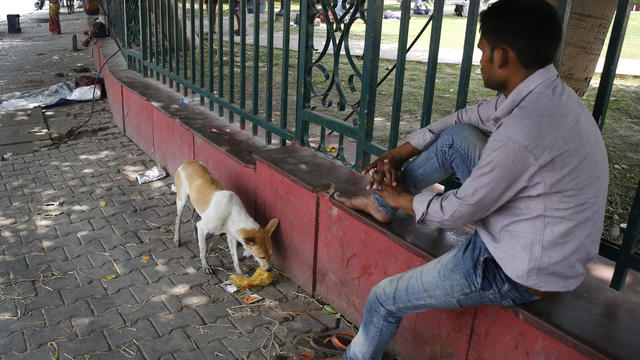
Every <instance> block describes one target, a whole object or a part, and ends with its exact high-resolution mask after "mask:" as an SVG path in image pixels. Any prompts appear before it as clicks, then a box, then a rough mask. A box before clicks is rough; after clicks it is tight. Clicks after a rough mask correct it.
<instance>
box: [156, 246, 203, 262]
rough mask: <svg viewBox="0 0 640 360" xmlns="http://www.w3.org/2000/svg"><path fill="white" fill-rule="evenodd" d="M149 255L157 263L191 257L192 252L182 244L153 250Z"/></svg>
mask: <svg viewBox="0 0 640 360" xmlns="http://www.w3.org/2000/svg"><path fill="white" fill-rule="evenodd" d="M151 255H152V256H153V258H154V259H155V260H156V261H157V262H158V264H166V263H167V262H169V261H171V260H177V259H186V258H192V257H193V256H194V255H193V253H192V252H191V251H190V250H189V249H187V248H186V247H184V246H181V247H177V248H176V247H174V248H170V249H167V250H162V251H153V252H152V253H151Z"/></svg>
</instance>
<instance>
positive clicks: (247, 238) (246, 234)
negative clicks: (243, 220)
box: [236, 228, 256, 244]
mask: <svg viewBox="0 0 640 360" xmlns="http://www.w3.org/2000/svg"><path fill="white" fill-rule="evenodd" d="M236 235H238V236H239V237H240V238H242V239H244V242H245V243H247V244H253V243H255V242H256V238H255V230H251V229H244V228H242V229H238V230H236Z"/></svg>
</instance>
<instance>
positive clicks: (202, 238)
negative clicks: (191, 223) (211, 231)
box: [197, 220, 213, 274]
mask: <svg viewBox="0 0 640 360" xmlns="http://www.w3.org/2000/svg"><path fill="white" fill-rule="evenodd" d="M197 227H198V247H199V248H200V261H201V262H202V271H204V272H205V273H207V274H211V273H213V270H211V267H209V264H208V263H207V229H206V228H205V227H204V223H203V221H202V220H200V221H198V225H197Z"/></svg>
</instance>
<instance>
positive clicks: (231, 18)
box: [227, 0, 236, 123]
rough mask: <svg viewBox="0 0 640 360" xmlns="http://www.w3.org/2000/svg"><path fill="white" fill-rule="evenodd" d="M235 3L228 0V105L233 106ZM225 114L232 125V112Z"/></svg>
mask: <svg viewBox="0 0 640 360" xmlns="http://www.w3.org/2000/svg"><path fill="white" fill-rule="evenodd" d="M235 1H236V0H229V55H228V57H229V72H228V74H229V83H228V84H229V103H230V104H233V95H234V94H233V92H234V91H233V90H234V87H235V84H234V76H233V75H234V71H235V70H234V61H233V59H234V56H235V49H234V44H235V41H234V38H233V37H234V26H235V25H234V10H233V8H234V6H235ZM227 114H228V115H229V123H233V111H228V112H227Z"/></svg>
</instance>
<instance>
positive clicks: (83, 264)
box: [49, 255, 93, 273]
mask: <svg viewBox="0 0 640 360" xmlns="http://www.w3.org/2000/svg"><path fill="white" fill-rule="evenodd" d="M49 266H50V267H51V268H52V269H54V270H56V271H58V272H60V273H67V272H71V271H76V270H86V269H91V268H93V265H91V262H90V261H89V257H88V256H86V255H82V256H78V257H77V258H73V259H71V260H69V261H56V262H54V263H50V264H49Z"/></svg>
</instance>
